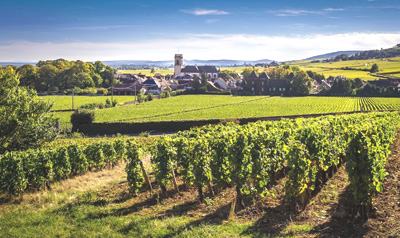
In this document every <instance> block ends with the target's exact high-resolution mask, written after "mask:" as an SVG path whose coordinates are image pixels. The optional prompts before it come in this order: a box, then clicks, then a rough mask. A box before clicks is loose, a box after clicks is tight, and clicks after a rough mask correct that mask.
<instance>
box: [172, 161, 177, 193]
mask: <svg viewBox="0 0 400 238" xmlns="http://www.w3.org/2000/svg"><path fill="white" fill-rule="evenodd" d="M171 172H172V182H173V183H174V187H175V190H176V191H177V192H178V193H179V187H178V183H177V182H176V177H175V171H174V167H173V166H171Z"/></svg>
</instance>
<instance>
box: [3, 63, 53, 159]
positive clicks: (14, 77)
mask: <svg viewBox="0 0 400 238" xmlns="http://www.w3.org/2000/svg"><path fill="white" fill-rule="evenodd" d="M51 107H52V105H50V104H49V103H48V102H46V101H45V100H41V99H39V98H38V96H37V94H36V92H35V91H34V90H32V89H26V88H25V87H19V78H18V74H17V73H16V71H15V70H14V69H12V68H10V67H8V68H5V69H0V154H2V153H4V152H6V151H14V150H25V149H28V148H32V147H37V146H40V145H41V144H43V143H44V142H49V141H52V140H54V139H55V138H56V136H57V130H56V128H55V127H54V126H55V122H56V120H55V119H54V118H53V115H52V114H51V113H50V109H51Z"/></svg>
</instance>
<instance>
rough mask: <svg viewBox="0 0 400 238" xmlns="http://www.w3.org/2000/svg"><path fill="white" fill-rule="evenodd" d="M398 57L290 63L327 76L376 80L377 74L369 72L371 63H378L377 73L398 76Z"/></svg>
mask: <svg viewBox="0 0 400 238" xmlns="http://www.w3.org/2000/svg"><path fill="white" fill-rule="evenodd" d="M399 62H400V58H389V59H370V60H349V61H340V62H327V63H311V60H308V61H297V62H293V63H291V64H292V65H297V66H299V67H300V68H302V69H303V70H311V71H313V72H316V73H319V74H323V75H324V76H325V77H329V76H346V77H347V78H351V79H355V78H361V79H363V80H366V81H368V80H376V79H379V77H378V76H376V75H373V74H371V73H370V72H369V70H370V69H371V66H372V65H373V64H378V65H379V74H383V75H386V76H387V75H392V76H394V77H398V72H399V71H400V67H399Z"/></svg>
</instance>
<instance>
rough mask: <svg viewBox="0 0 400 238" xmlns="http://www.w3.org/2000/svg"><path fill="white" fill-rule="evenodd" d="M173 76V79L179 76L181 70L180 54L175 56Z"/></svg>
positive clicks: (181, 58) (181, 56) (181, 59)
mask: <svg viewBox="0 0 400 238" xmlns="http://www.w3.org/2000/svg"><path fill="white" fill-rule="evenodd" d="M174 66H175V67H174V68H175V71H174V76H175V78H176V77H178V76H181V71H182V68H183V55H182V54H175V63H174Z"/></svg>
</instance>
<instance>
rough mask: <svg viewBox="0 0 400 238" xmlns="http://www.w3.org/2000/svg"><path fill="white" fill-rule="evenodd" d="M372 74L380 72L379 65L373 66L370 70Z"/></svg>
mask: <svg viewBox="0 0 400 238" xmlns="http://www.w3.org/2000/svg"><path fill="white" fill-rule="evenodd" d="M370 72H371V73H377V72H379V66H378V65H377V64H373V65H372V67H371V70H370Z"/></svg>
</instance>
